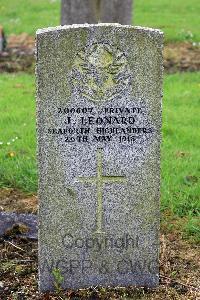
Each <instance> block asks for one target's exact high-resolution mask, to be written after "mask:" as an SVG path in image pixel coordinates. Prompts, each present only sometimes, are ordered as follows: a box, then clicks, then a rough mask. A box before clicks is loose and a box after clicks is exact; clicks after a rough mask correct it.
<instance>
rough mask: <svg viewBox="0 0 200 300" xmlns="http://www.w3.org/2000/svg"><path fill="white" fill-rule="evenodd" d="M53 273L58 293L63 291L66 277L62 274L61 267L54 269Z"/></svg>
mask: <svg viewBox="0 0 200 300" xmlns="http://www.w3.org/2000/svg"><path fill="white" fill-rule="evenodd" d="M52 275H53V277H54V285H55V289H56V292H57V293H60V292H61V291H62V283H63V281H64V277H63V275H62V274H61V271H60V269H53V271H52Z"/></svg>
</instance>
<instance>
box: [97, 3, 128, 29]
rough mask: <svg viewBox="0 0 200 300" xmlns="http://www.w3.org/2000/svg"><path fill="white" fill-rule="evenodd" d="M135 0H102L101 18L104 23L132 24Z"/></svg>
mask: <svg viewBox="0 0 200 300" xmlns="http://www.w3.org/2000/svg"><path fill="white" fill-rule="evenodd" d="M132 12H133V0H123V1H122V0H109V1H108V0H101V12H100V20H101V22H103V23H120V24H122V25H131V24H132Z"/></svg>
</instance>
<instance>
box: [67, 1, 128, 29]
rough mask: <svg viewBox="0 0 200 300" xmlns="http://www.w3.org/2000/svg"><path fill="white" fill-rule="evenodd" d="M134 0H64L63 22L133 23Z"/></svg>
mask: <svg viewBox="0 0 200 300" xmlns="http://www.w3.org/2000/svg"><path fill="white" fill-rule="evenodd" d="M132 10H133V0H123V1H122V0H109V1H108V0H62V4H61V24H62V25H68V24H84V23H89V24H95V23H98V22H99V21H101V22H103V23H120V24H125V25H129V24H132Z"/></svg>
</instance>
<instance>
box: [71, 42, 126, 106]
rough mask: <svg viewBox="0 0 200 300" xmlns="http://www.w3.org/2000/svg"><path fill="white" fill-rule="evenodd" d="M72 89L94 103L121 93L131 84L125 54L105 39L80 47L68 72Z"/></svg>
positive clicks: (110, 98) (115, 96) (107, 99)
mask: <svg viewBox="0 0 200 300" xmlns="http://www.w3.org/2000/svg"><path fill="white" fill-rule="evenodd" d="M71 85H72V90H73V93H75V94H77V95H81V96H83V97H85V98H87V99H88V100H91V101H93V102H96V103H100V102H104V101H109V100H112V99H114V98H117V97H120V96H121V95H122V94H124V93H125V92H126V91H127V90H128V89H130V86H131V74H130V70H129V66H128V62H127V58H126V55H125V54H124V53H123V52H122V51H120V50H119V49H116V47H114V46H110V45H109V44H106V43H100V44H99V43H95V44H92V46H90V47H86V49H84V50H82V51H80V52H79V53H78V54H77V55H76V57H75V61H74V64H73V67H72V72H71Z"/></svg>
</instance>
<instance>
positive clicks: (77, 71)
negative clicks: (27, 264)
mask: <svg viewBox="0 0 200 300" xmlns="http://www.w3.org/2000/svg"><path fill="white" fill-rule="evenodd" d="M37 87H38V90H37V131H38V161H39V177H40V180H39V198H40V213H39V215H40V217H39V219H40V221H39V269H40V290H42V291H46V290H51V289H53V286H54V279H53V276H52V272H53V271H54V270H55V269H58V270H59V272H60V273H61V274H62V276H63V284H62V286H63V287H64V288H82V287H87V286H91V285H95V286H96V285H103V286H127V285H137V286H148V287H153V286H156V285H157V284H158V279H159V276H158V248H159V245H158V233H159V194H160V192H159V187H160V140H161V136H160V130H161V97H162V91H161V90H162V33H161V32H160V31H159V30H153V29H148V28H141V27H132V26H122V25H119V24H99V25H80V26H79V25H74V26H63V27H62V26H59V27H56V28H47V29H44V30H39V31H38V32H37Z"/></svg>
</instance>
